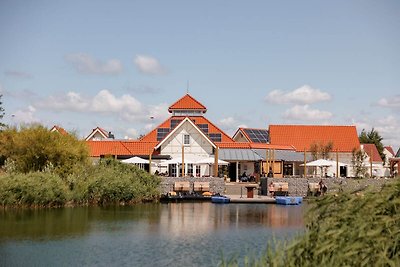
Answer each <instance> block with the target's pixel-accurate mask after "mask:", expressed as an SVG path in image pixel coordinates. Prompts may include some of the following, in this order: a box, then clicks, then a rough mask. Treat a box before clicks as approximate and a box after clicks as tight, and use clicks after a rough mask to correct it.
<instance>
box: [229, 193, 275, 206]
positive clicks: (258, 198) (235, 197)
mask: <svg viewBox="0 0 400 267" xmlns="http://www.w3.org/2000/svg"><path fill="white" fill-rule="evenodd" d="M226 196H227V197H229V198H230V199H231V200H230V203H264V204H275V203H276V201H275V199H274V198H272V197H267V196H257V195H255V196H254V198H247V197H246V195H243V196H242V197H240V195H226Z"/></svg>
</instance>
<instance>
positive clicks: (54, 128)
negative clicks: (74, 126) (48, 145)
mask: <svg viewBox="0 0 400 267" xmlns="http://www.w3.org/2000/svg"><path fill="white" fill-rule="evenodd" d="M50 132H58V133H60V134H61V135H68V132H67V131H66V130H65V129H64V128H62V127H60V126H57V125H54V126H53V128H51V129H50Z"/></svg>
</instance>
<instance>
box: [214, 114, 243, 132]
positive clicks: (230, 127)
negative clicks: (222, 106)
mask: <svg viewBox="0 0 400 267" xmlns="http://www.w3.org/2000/svg"><path fill="white" fill-rule="evenodd" d="M218 126H219V127H221V129H223V130H224V131H225V132H226V133H227V134H229V135H231V136H232V135H233V134H234V133H235V132H236V130H237V129H238V128H240V127H243V128H247V125H245V124H242V123H240V122H239V121H238V120H237V119H235V118H233V117H227V118H223V119H221V120H220V121H219V123H218Z"/></svg>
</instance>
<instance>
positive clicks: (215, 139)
mask: <svg viewBox="0 0 400 267" xmlns="http://www.w3.org/2000/svg"><path fill="white" fill-rule="evenodd" d="M208 136H209V137H210V139H211V141H213V142H221V141H222V135H221V134H220V133H210V134H209V135H208Z"/></svg>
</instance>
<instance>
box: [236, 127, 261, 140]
mask: <svg viewBox="0 0 400 267" xmlns="http://www.w3.org/2000/svg"><path fill="white" fill-rule="evenodd" d="M239 129H240V131H241V132H242V133H243V135H244V136H245V138H246V139H247V140H249V141H250V142H252V143H268V130H267V129H255V128H239Z"/></svg>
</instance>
